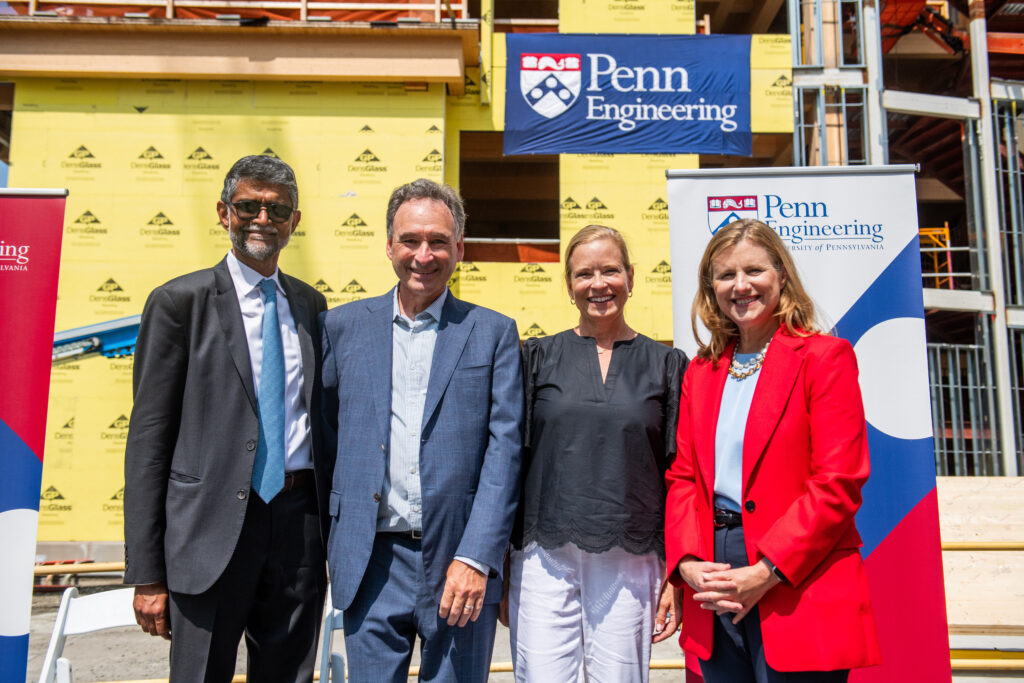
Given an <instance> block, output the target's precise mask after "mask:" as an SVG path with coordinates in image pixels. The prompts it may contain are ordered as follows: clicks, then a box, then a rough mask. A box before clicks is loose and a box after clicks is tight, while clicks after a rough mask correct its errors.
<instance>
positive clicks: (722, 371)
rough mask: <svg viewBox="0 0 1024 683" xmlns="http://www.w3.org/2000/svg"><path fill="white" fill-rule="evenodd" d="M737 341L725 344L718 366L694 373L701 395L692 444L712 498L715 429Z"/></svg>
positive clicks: (696, 390) (697, 392)
mask: <svg viewBox="0 0 1024 683" xmlns="http://www.w3.org/2000/svg"><path fill="white" fill-rule="evenodd" d="M734 345H735V342H733V343H731V344H729V345H728V346H726V347H725V351H723V352H722V355H721V357H720V358H719V360H718V367H717V368H715V369H712V365H711V364H710V363H708V365H707V366H706V367H707V369H706V371H705V372H701V373H698V374H695V375H694V382H693V389H692V392H691V393H692V395H693V396H695V397H699V398H698V400H697V402H696V405H697V406H698V407H697V411H698V412H697V414H696V416H695V419H694V420H693V423H694V424H695V425H697V428H696V430H695V431H694V434H693V442H694V443H693V446H694V450H695V452H696V453H697V463H698V465H699V466H700V472H701V477H702V479H703V481H704V487H705V489H706V490H707V493H708V499H709V500H710V499H712V498H714V495H715V433H716V432H717V430H718V414H719V412H720V411H721V408H722V392H723V391H724V390H725V379H726V377H728V376H729V359H730V358H732V348H733V346H734ZM698 380H699V381H698Z"/></svg>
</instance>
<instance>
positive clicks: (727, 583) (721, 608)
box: [679, 555, 779, 624]
mask: <svg viewBox="0 0 1024 683" xmlns="http://www.w3.org/2000/svg"><path fill="white" fill-rule="evenodd" d="M679 575H680V576H682V577H683V580H684V581H686V583H687V585H688V586H690V588H692V589H693V591H694V596H693V599H694V600H696V601H697V602H699V603H700V606H701V609H706V610H712V611H714V612H715V613H716V614H729V613H731V614H735V615H736V616H735V617H733V620H732V623H734V624H738V623H739V622H740V621H741V620H742V619H743V617H745V616H747V614H748V613H749V612H750V610H751V609H752V608H753V607H754V605H756V604H757V603H758V601H759V600H760V599H761V598H762V597H764V594H765V593H767V592H768V591H769V590H771V588H773V587H774V586H775V584H777V583H778V582H779V579H778V577H776V576H775V574H773V573H772V570H771V568H770V567H769V566H768V563H767V562H765V561H764V560H762V561H760V562H758V563H756V564H753V565H751V566H749V567H737V568H736V569H733V568H732V566H731V565H728V564H725V563H722V562H704V561H703V560H700V559H698V558H696V557H694V556H692V555H687V556H686V557H684V558H683V559H682V560H681V561H680V562H679Z"/></svg>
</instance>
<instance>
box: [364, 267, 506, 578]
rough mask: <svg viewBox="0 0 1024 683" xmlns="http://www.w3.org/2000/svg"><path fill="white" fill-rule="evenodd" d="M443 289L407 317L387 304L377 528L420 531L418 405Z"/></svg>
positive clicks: (395, 303) (424, 394)
mask: <svg viewBox="0 0 1024 683" xmlns="http://www.w3.org/2000/svg"><path fill="white" fill-rule="evenodd" d="M447 298H448V289H447V288H445V290H444V292H443V293H442V294H441V295H440V296H439V297H437V299H435V300H434V301H433V303H431V304H430V305H429V306H427V308H426V309H425V310H423V311H421V312H420V313H419V314H417V315H416V318H415V319H409V318H408V317H407V316H406V315H404V314H403V313H402V309H401V307H400V306H399V305H398V288H397V287H396V288H395V295H394V300H393V303H392V319H391V320H392V324H391V450H390V451H389V452H388V457H387V460H386V461H385V464H384V495H383V496H381V500H380V507H379V508H378V509H377V531H413V530H415V531H422V530H423V494H422V492H421V489H420V444H421V443H422V441H421V439H422V438H423V437H422V434H421V433H420V430H421V429H422V428H423V409H424V407H425V404H426V401H427V386H428V385H429V383H430V368H431V365H432V364H433V361H434V346H435V344H436V343H437V328H438V325H439V324H440V321H441V311H442V309H443V308H444V302H445V299H447ZM455 559H457V560H461V561H462V562H465V563H466V564H468V565H469V566H471V567H473V568H475V569H477V570H479V571H481V572H483V573H484V574H487V573H488V572H489V571H490V567H488V566H487V565H485V564H483V563H481V562H477V561H476V560H473V559H471V558H468V557H461V556H456V558H455Z"/></svg>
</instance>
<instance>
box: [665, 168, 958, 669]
mask: <svg viewBox="0 0 1024 683" xmlns="http://www.w3.org/2000/svg"><path fill="white" fill-rule="evenodd" d="M915 170H916V167H914V166H909V165H903V166H845V167H803V168H758V169H751V168H744V169H703V170H697V171H694V170H679V171H668V172H667V174H666V175H667V177H668V205H669V230H670V235H671V254H672V274H673V278H672V301H673V314H674V316H675V317H674V336H675V345H676V346H678V347H679V348H681V349H683V350H684V351H686V352H687V354H689V355H691V356H692V355H693V354H695V353H696V350H697V342H696V340H695V339H694V336H693V332H692V330H691V323H690V311H691V306H692V304H693V298H694V295H695V294H696V292H697V267H698V265H699V263H700V259H701V256H702V255H703V253H704V249H705V247H706V246H707V243H708V241H709V240H710V239H711V236H712V235H713V234H714V233H715V232H716V231H717V230H718V229H719V228H720V227H722V226H724V225H727V224H728V223H730V222H732V221H734V220H737V219H740V218H756V219H758V220H761V221H763V222H765V223H766V224H768V225H769V226H770V227H771V228H772V229H773V230H775V232H776V233H777V234H778V235H779V236H780V237H782V239H783V241H784V242H785V243H786V245H787V247H789V250H790V251H791V253H792V255H793V260H794V261H795V262H796V267H797V270H798V271H799V275H800V278H801V280H802V281H803V283H804V286H805V287H806V289H807V291H808V293H809V294H810V295H811V297H812V298H813V299H814V302H815V305H816V308H817V310H818V315H819V319H820V320H819V323H820V324H821V325H822V327H824V328H826V329H832V330H833V332H834V334H836V335H837V336H840V337H843V338H845V339H847V340H849V341H850V343H851V344H853V347H854V350H855V352H856V354H857V363H858V366H859V369H860V386H861V392H862V394H863V397H864V410H865V416H866V418H867V423H868V443H869V447H870V449H871V477H870V479H869V480H868V483H867V485H866V486H865V487H864V491H863V493H864V504H863V506H862V507H861V510H860V512H859V513H858V515H857V528H858V530H859V531H860V533H861V536H862V537H863V539H864V546H863V548H862V549H861V554H862V555H863V557H864V558H865V564H866V566H867V571H868V577H869V581H870V583H871V591H872V602H873V606H874V610H875V616H876V620H877V622H878V628H879V639H880V641H881V646H882V655H883V660H884V663H883V664H882V665H881V666H877V667H871V668H868V669H862V670H858V671H855V672H854V673H853V674H852V675H851V679H850V680H851V681H854V682H856V683H863V682H865V681H872V682H874V681H891V682H892V683H896V682H903V681H910V680H917V681H949V680H951V673H950V662H949V639H948V631H947V626H946V605H945V594H944V589H943V583H942V559H941V554H940V545H939V528H938V507H937V502H936V498H935V455H934V446H933V442H932V422H931V401H930V397H929V391H928V361H927V351H926V346H925V324H924V306H923V301H922V291H921V290H922V281H921V253H920V244H919V242H918V222H917V200H916V195H915V188H914V171H915ZM698 333H699V334H700V335H702V338H703V339H705V340H707V339H708V334H707V330H705V329H703V326H700V330H699V332H698ZM894 567H898V568H899V570H898V572H899V574H900V575H902V576H904V577H913V579H912V580H910V581H903V580H894V579H895V577H894V575H893V574H892V570H893V568H894ZM911 622H912V625H911Z"/></svg>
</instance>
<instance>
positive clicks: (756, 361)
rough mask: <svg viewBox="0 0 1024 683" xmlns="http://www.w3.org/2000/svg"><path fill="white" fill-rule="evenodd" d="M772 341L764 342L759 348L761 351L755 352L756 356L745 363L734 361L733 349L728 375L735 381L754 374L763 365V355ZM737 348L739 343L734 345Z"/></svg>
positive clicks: (734, 353) (734, 351)
mask: <svg viewBox="0 0 1024 683" xmlns="http://www.w3.org/2000/svg"><path fill="white" fill-rule="evenodd" d="M771 343H772V340H771V339H769V340H768V341H767V342H765V345H764V346H762V347H761V350H760V351H758V352H757V355H756V356H754V357H753V358H751V359H750V360H748V361H747V362H746V363H740V362H739V361H737V360H736V348H735V347H734V348H733V352H732V354H733V359H732V362H731V363H729V375H730V376H732V377H735V378H736V379H746V378H747V377H750V376H751V375H753V374H754V373H755V372H757V371H758V370H760V369H761V365H762V364H763V363H764V355H765V354H766V353H767V352H768V344H771ZM736 346H737V347H738V346H739V343H737V344H736Z"/></svg>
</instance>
